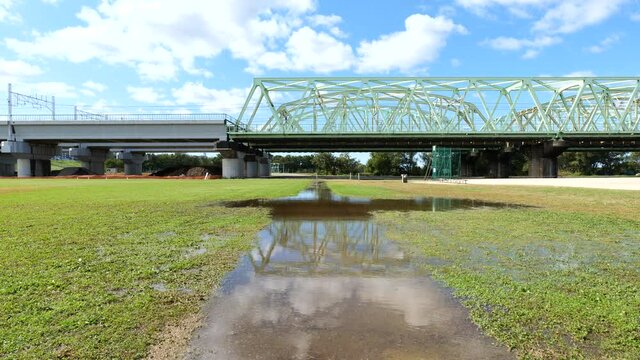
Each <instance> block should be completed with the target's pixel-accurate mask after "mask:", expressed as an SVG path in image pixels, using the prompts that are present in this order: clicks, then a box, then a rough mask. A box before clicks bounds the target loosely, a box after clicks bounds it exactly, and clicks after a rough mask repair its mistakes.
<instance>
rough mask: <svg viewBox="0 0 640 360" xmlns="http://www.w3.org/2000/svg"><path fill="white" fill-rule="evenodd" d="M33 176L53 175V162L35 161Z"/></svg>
mask: <svg viewBox="0 0 640 360" xmlns="http://www.w3.org/2000/svg"><path fill="white" fill-rule="evenodd" d="M32 170H33V176H49V175H51V160H33V169H32Z"/></svg>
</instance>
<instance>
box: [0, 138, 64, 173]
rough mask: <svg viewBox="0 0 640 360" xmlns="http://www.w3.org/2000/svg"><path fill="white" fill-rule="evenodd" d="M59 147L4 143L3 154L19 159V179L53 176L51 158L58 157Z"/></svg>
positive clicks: (18, 142) (17, 142)
mask: <svg viewBox="0 0 640 360" xmlns="http://www.w3.org/2000/svg"><path fill="white" fill-rule="evenodd" d="M58 150H59V149H58V147H57V146H56V145H50V144H31V143H28V142H26V141H3V142H2V146H1V152H2V153H4V154H9V155H10V156H12V157H14V158H15V159H17V161H16V169H17V173H18V177H32V176H49V175H51V158H52V157H54V156H56V155H58V154H59V151H58Z"/></svg>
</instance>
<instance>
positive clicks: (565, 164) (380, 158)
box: [105, 152, 640, 176]
mask: <svg viewBox="0 0 640 360" xmlns="http://www.w3.org/2000/svg"><path fill="white" fill-rule="evenodd" d="M463 156H464V155H463ZM430 157H431V153H426V152H376V153H371V156H370V158H369V160H368V161H367V163H366V164H362V163H361V162H360V161H358V160H357V159H355V158H353V157H352V156H351V155H349V154H348V153H339V154H333V153H316V154H305V155H275V156H273V158H272V164H277V165H276V166H277V167H278V169H279V170H280V171H281V172H287V173H317V174H319V175H345V174H357V173H361V174H371V175H392V176H397V175H400V174H409V175H413V176H420V175H424V174H425V172H426V171H427V170H428V169H427V167H428V164H430ZM105 165H106V167H107V168H111V167H113V168H118V169H122V168H123V167H124V164H123V163H122V161H121V160H117V159H108V160H107V162H106V164H105ZM180 166H191V167H194V166H202V167H209V168H211V167H215V168H221V167H222V157H221V156H220V155H217V156H215V157H207V156H195V155H188V154H150V155H149V156H148V160H147V161H145V162H144V164H143V168H144V171H156V170H160V169H166V168H171V167H180ZM488 167H489V159H488V158H487V157H486V156H483V154H482V153H481V154H480V156H479V157H478V158H477V159H475V161H474V174H475V175H479V176H482V175H484V174H486V171H487V169H488ZM528 167H529V160H528V159H527V157H526V156H525V155H524V154H522V153H519V152H516V153H514V154H512V156H511V171H510V174H511V175H513V176H524V175H526V174H527V172H528ZM558 167H559V170H560V173H561V175H633V174H636V173H640V152H636V153H628V152H566V153H564V154H562V155H560V157H559V158H558Z"/></svg>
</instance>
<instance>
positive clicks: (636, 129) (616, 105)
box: [228, 77, 640, 151]
mask: <svg viewBox="0 0 640 360" xmlns="http://www.w3.org/2000/svg"><path fill="white" fill-rule="evenodd" d="M228 136H229V139H230V140H233V141H238V142H242V143H245V144H250V145H251V146H252V147H256V148H261V149H265V150H271V151H323V150H327V151H342V150H362V151H368V150H396V149H397V150H402V149H413V150H420V149H428V148H431V147H432V146H433V145H442V146H452V147H470V148H471V147H504V146H514V145H515V146H516V147H518V146H521V145H530V144H537V143H540V142H541V141H545V140H552V139H554V140H561V141H564V142H566V143H567V144H568V146H569V147H573V148H575V149H589V148H591V149H593V148H597V149H605V148H606V149H635V150H638V149H640V77H606V78H605V77H603V78H594V77H588V78H578V77H559V78H557V77H535V78H525V77H522V78H515V77H514V78H507V77H495V78H488V77H487V78H481V77H469V78H453V77H444V78H435V77H434V78H430V77H425V78H416V77H412V78H404V77H402V78H395V77H357V78H346V77H344V78H343V77H335V78H328V77H327V78H257V79H255V80H254V84H253V87H252V88H251V91H250V93H249V96H248V98H247V100H246V102H245V104H244V107H243V108H242V111H241V113H240V115H239V118H238V123H237V125H235V126H232V127H231V128H230V129H229V132H228Z"/></svg>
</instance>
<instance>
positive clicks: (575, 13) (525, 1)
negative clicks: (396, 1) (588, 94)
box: [456, 0, 630, 58]
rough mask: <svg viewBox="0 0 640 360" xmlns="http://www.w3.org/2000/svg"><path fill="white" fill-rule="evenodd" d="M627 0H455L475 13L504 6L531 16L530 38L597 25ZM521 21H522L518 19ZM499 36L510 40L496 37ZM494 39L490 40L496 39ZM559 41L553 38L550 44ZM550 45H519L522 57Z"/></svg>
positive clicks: (481, 13) (520, 15)
mask: <svg viewBox="0 0 640 360" xmlns="http://www.w3.org/2000/svg"><path fill="white" fill-rule="evenodd" d="M629 1H630V0H456V3H457V4H458V5H459V6H462V7H464V8H465V9H467V10H469V11H472V12H474V13H476V14H479V15H484V16H493V14H495V13H496V12H495V11H493V10H494V9H495V8H504V9H505V10H506V11H508V12H509V13H511V14H512V15H514V16H517V17H520V18H532V19H533V20H532V23H531V31H532V33H533V37H534V40H526V39H525V40H523V39H519V41H525V42H527V41H529V42H531V41H534V42H535V41H536V39H540V38H547V39H557V38H558V35H562V34H569V33H574V32H577V31H580V30H582V29H584V28H586V27H589V26H593V25H596V24H599V23H601V22H603V21H605V20H607V19H609V18H610V17H611V16H613V15H614V14H616V13H617V12H618V11H619V10H620V8H621V6H622V5H623V4H624V3H627V2H629ZM520 21H523V20H520ZM497 39H498V40H499V39H503V40H504V39H514V38H512V37H500V38H497ZM497 39H494V40H497ZM559 42H560V41H554V42H553V44H550V45H554V44H557V43H559ZM550 45H543V46H536V45H529V46H527V45H526V44H525V45H521V46H519V48H520V49H523V50H524V54H523V58H533V57H535V56H537V55H538V54H539V53H540V51H542V49H543V48H544V47H547V46H550ZM512 46H518V45H512Z"/></svg>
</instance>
